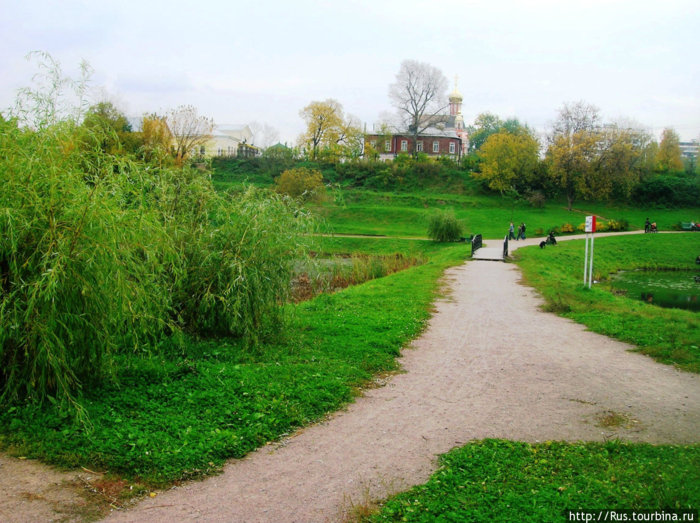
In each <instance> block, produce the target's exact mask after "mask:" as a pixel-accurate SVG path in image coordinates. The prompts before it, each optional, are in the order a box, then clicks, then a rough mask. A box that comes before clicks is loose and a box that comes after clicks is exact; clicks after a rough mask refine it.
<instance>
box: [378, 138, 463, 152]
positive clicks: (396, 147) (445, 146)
mask: <svg viewBox="0 0 700 523" xmlns="http://www.w3.org/2000/svg"><path fill="white" fill-rule="evenodd" d="M385 138H386V137H380V136H378V135H375V134H368V135H366V136H365V142H366V143H367V144H371V142H373V141H374V142H376V146H375V149H376V150H377V152H378V153H380V154H400V153H402V152H405V153H407V154H408V153H412V152H413V138H412V137H411V136H408V135H402V134H395V135H394V136H391V137H390V138H388V140H389V141H390V142H391V150H390V151H387V150H386V149H385V148H384V142H385V141H386V140H385ZM402 140H406V151H402V150H401V141H402ZM418 141H419V142H421V141H422V142H423V151H422V152H423V153H425V154H427V155H428V156H441V155H446V154H450V143H454V144H455V152H454V153H452V154H454V155H459V153H460V150H459V149H460V140H459V138H449V137H446V136H435V137H433V136H419V137H418ZM433 142H438V143H439V144H440V151H439V152H437V153H434V152H433Z"/></svg>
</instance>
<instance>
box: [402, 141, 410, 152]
mask: <svg viewBox="0 0 700 523" xmlns="http://www.w3.org/2000/svg"><path fill="white" fill-rule="evenodd" d="M401 150H402V151H408V141H407V140H401Z"/></svg>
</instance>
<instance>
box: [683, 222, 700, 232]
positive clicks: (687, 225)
mask: <svg viewBox="0 0 700 523" xmlns="http://www.w3.org/2000/svg"><path fill="white" fill-rule="evenodd" d="M681 230H682V231H700V225H698V224H697V223H693V222H681Z"/></svg>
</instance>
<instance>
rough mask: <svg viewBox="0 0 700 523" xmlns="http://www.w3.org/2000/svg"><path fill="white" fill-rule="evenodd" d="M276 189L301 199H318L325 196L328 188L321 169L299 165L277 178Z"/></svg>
mask: <svg viewBox="0 0 700 523" xmlns="http://www.w3.org/2000/svg"><path fill="white" fill-rule="evenodd" d="M275 190H276V191H277V192H278V193H280V194H286V195H287V196H291V197H292V198H298V199H300V200H301V201H309V200H312V201H318V200H322V199H323V197H324V196H325V191H326V188H325V186H324V185H323V175H322V174H321V171H319V170H318V169H309V168H307V167H297V168H295V169H287V170H286V171H284V172H283V173H282V174H281V175H280V176H279V178H277V179H276V180H275Z"/></svg>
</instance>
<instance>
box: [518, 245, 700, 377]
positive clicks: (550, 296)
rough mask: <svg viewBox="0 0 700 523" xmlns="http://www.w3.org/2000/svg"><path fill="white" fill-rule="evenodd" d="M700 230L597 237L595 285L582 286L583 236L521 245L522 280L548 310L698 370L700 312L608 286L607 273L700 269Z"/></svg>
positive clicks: (646, 351) (662, 360)
mask: <svg viewBox="0 0 700 523" xmlns="http://www.w3.org/2000/svg"><path fill="white" fill-rule="evenodd" d="M699 254H700V234H698V233H681V234H653V235H634V236H623V237H609V238H598V239H597V240H596V241H595V264H594V275H593V277H594V280H598V281H600V282H601V283H600V284H598V285H594V286H593V288H592V289H587V288H584V287H583V282H582V280H583V256H584V241H583V240H574V241H567V242H560V243H559V244H558V245H557V246H556V247H554V248H549V247H548V248H546V249H539V248H537V247H528V248H522V249H518V250H517V251H515V253H514V257H515V259H516V261H517V263H518V265H520V267H521V268H522V271H523V276H524V280H525V282H526V283H527V284H529V285H532V286H533V287H535V288H536V289H537V290H538V291H539V292H540V293H541V294H542V296H543V297H544V298H545V299H546V300H547V309H548V310H550V311H552V312H556V313H558V314H561V315H562V316H565V317H567V318H571V319H573V320H575V321H577V322H579V323H583V324H584V325H586V326H587V327H588V328H589V329H591V330H592V331H595V332H599V333H601V334H605V335H607V336H611V337H614V338H617V339H620V340H622V341H626V342H628V343H631V344H633V345H636V346H637V347H638V350H639V351H640V352H643V353H644V354H648V355H650V356H652V357H654V358H655V359H657V360H658V361H661V362H663V363H670V364H674V365H676V366H678V367H679V368H681V369H684V370H688V371H692V372H700V315H698V314H697V313H694V312H692V311H686V310H681V309H663V308H661V307H657V306H655V305H650V304H647V303H644V302H642V301H640V300H636V299H632V298H628V297H625V296H616V295H613V294H612V293H611V292H610V291H609V285H608V281H609V277H610V275H611V274H613V273H615V272H616V271H618V270H622V269H676V270H687V271H694V272H692V273H691V272H689V273H688V278H691V277H692V274H700V272H698V266H697V265H696V264H695V258H696V256H698V255H699Z"/></svg>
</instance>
